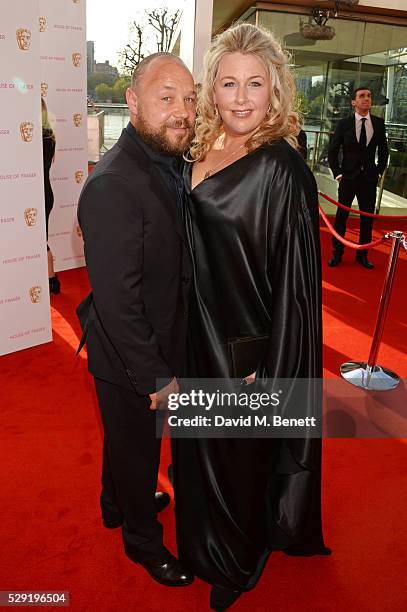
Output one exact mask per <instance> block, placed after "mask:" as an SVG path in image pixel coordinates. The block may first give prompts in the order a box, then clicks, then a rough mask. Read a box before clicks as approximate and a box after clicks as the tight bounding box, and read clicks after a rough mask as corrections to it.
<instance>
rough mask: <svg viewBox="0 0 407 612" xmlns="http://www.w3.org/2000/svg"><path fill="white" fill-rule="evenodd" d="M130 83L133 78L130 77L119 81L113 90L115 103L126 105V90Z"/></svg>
mask: <svg viewBox="0 0 407 612" xmlns="http://www.w3.org/2000/svg"><path fill="white" fill-rule="evenodd" d="M130 83H131V77H129V76H124V77H121V78H120V79H117V81H116V82H115V83H114V85H113V88H112V89H113V91H112V100H113V102H118V103H120V104H124V103H125V102H126V89H127V88H128V87H130Z"/></svg>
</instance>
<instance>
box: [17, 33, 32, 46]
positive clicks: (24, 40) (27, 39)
mask: <svg viewBox="0 0 407 612" xmlns="http://www.w3.org/2000/svg"><path fill="white" fill-rule="evenodd" d="M16 36H17V44H18V48H19V49H21V51H28V49H29V48H30V45H31V32H30V30H28V29H27V28H19V29H18V30H17V32H16Z"/></svg>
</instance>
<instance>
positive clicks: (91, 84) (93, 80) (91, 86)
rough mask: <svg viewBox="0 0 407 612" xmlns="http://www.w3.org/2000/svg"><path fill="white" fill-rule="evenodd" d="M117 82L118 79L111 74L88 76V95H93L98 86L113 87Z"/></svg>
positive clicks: (95, 73)
mask: <svg viewBox="0 0 407 612" xmlns="http://www.w3.org/2000/svg"><path fill="white" fill-rule="evenodd" d="M115 80H116V77H115V76H114V75H111V74H103V73H98V72H94V73H92V74H90V75H89V76H88V94H90V95H93V94H94V93H95V90H96V87H97V85H100V84H101V83H104V84H105V85H110V86H112V85H113V83H114V82H115Z"/></svg>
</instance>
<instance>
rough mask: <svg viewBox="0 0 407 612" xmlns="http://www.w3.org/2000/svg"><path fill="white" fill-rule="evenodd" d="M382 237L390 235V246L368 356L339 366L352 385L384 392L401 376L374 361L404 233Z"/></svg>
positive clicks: (403, 240)
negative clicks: (366, 358)
mask: <svg viewBox="0 0 407 612" xmlns="http://www.w3.org/2000/svg"><path fill="white" fill-rule="evenodd" d="M385 238H392V239H393V245H392V249H391V253H390V257H389V264H388V267H387V273H386V278H385V281H384V285H383V290H382V295H381V297H380V304H379V311H378V313H377V320H376V327H375V331H374V334H373V340H372V345H371V348H370V353H369V358H368V360H367V362H362V361H349V362H348V363H343V364H342V365H341V376H342V377H343V378H344V379H345V380H347V381H348V382H349V383H351V384H352V385H355V387H360V388H362V389H367V390H369V391H387V390H389V389H394V388H395V387H397V385H398V384H399V382H400V378H399V376H398V375H397V374H396V373H395V372H392V371H391V370H388V369H387V368H384V367H383V366H381V365H379V364H377V363H376V360H377V355H378V352H379V347H380V342H381V339H382V335H383V329H384V324H385V322H386V315H387V310H388V307H389V302H390V296H391V290H392V287H393V281H394V276H395V273H396V267H397V261H398V255H399V251H400V247H401V245H402V244H404V245H406V238H405V236H404V234H403V232H397V231H396V232H390V233H388V234H386V235H385Z"/></svg>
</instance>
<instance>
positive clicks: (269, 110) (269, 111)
mask: <svg viewBox="0 0 407 612" xmlns="http://www.w3.org/2000/svg"><path fill="white" fill-rule="evenodd" d="M270 114H271V104H269V107H268V109H267V111H266V117H270Z"/></svg>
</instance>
